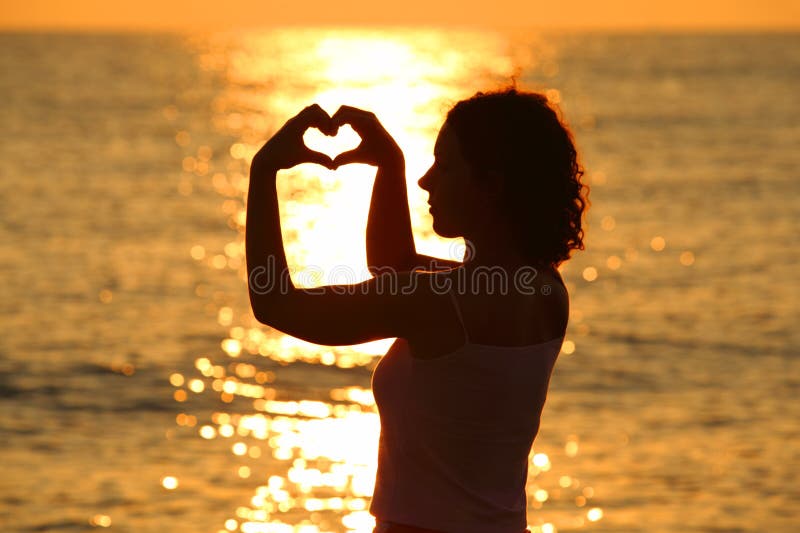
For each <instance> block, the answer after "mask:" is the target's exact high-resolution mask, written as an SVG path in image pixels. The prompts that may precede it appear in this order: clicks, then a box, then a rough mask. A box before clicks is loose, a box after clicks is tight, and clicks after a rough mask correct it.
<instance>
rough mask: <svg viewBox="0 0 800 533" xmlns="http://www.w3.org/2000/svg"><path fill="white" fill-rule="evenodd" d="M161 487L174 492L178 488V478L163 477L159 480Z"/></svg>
mask: <svg viewBox="0 0 800 533" xmlns="http://www.w3.org/2000/svg"><path fill="white" fill-rule="evenodd" d="M161 486H162V487H164V488H165V489H167V490H175V489H177V488H178V478H176V477H174V476H165V477H163V478H161Z"/></svg>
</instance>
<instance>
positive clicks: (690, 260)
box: [680, 250, 694, 266]
mask: <svg viewBox="0 0 800 533" xmlns="http://www.w3.org/2000/svg"><path fill="white" fill-rule="evenodd" d="M680 262H681V264H682V265H684V266H692V265H693V264H694V254H693V253H692V252H690V251H689V250H686V251H685V252H681V255H680Z"/></svg>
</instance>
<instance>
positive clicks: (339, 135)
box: [303, 124, 361, 159]
mask: <svg viewBox="0 0 800 533" xmlns="http://www.w3.org/2000/svg"><path fill="white" fill-rule="evenodd" d="M303 142H304V143H305V145H306V146H307V147H308V148H309V149H310V150H314V151H315V152H320V153H323V154H325V155H327V156H328V157H330V158H331V159H334V158H335V157H336V156H337V155H339V154H341V153H342V152H347V151H348V150H352V149H353V148H355V147H357V146H358V145H359V144H361V137H360V136H359V135H358V133H356V132H355V130H354V129H353V128H352V127H351V126H350V125H349V124H343V125H342V126H341V127H339V128H338V131H336V132H335V133H334V134H333V135H326V134H324V133H322V132H321V131H320V130H319V129H317V128H308V129H307V130H306V131H305V133H303Z"/></svg>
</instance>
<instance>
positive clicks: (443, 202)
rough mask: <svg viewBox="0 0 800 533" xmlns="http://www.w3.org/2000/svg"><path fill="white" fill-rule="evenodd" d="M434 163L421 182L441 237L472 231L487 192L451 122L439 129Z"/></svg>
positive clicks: (435, 229)
mask: <svg viewBox="0 0 800 533" xmlns="http://www.w3.org/2000/svg"><path fill="white" fill-rule="evenodd" d="M433 155H434V162H433V165H432V166H431V168H430V169H428V172H426V173H425V175H424V176H422V177H421V178H420V179H419V181H418V183H419V186H420V187H422V188H423V189H424V190H426V191H427V192H428V193H429V197H428V204H430V206H431V208H430V213H431V215H432V216H433V230H434V231H435V232H436V233H438V234H439V235H441V236H442V237H461V236H463V235H465V234H466V233H470V232H471V229H472V227H474V226H475V224H476V223H477V222H479V221H480V219H481V218H482V217H481V216H479V215H480V213H481V212H482V211H485V209H486V202H485V194H484V192H483V191H482V190H481V188H480V187H479V186H478V184H477V183H476V182H475V180H474V179H473V175H472V168H471V167H470V165H469V163H468V162H467V161H466V160H465V159H464V156H463V154H462V152H461V146H460V143H459V141H458V138H457V137H456V134H455V132H454V131H453V129H452V128H451V127H449V126H448V124H447V123H446V122H445V124H444V125H443V126H442V128H441V130H439V136H438V137H437V138H436V145H435V146H434V149H433Z"/></svg>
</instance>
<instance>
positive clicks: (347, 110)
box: [331, 105, 379, 135]
mask: <svg viewBox="0 0 800 533" xmlns="http://www.w3.org/2000/svg"><path fill="white" fill-rule="evenodd" d="M331 124H332V125H333V126H334V127H336V128H337V129H338V128H339V127H340V126H343V125H345V124H350V126H352V128H353V129H354V130H355V132H356V133H358V134H359V135H362V134H364V133H366V130H367V129H368V128H369V126H370V125H374V124H379V122H378V118H377V117H376V116H375V113H372V112H371V111H365V110H363V109H359V108H357V107H351V106H347V105H343V106H341V107H339V109H338V110H337V111H336V113H334V114H333V116H332V117H331Z"/></svg>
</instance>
